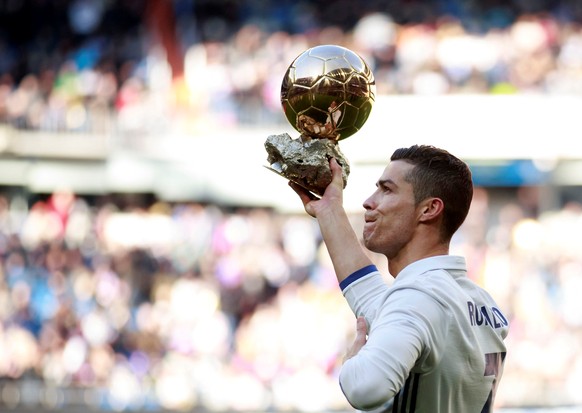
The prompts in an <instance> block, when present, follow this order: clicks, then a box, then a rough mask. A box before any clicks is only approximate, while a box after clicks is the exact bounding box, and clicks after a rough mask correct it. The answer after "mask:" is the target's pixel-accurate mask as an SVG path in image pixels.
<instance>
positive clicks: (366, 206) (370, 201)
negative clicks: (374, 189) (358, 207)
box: [362, 195, 374, 211]
mask: <svg viewBox="0 0 582 413" xmlns="http://www.w3.org/2000/svg"><path fill="white" fill-rule="evenodd" d="M373 200H374V196H373V195H371V196H369V197H368V198H367V199H366V200H365V201H364V203H363V204H362V205H363V207H364V209H365V210H366V211H369V210H371V209H373V208H374V202H373Z"/></svg>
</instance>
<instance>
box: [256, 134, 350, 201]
mask: <svg viewBox="0 0 582 413" xmlns="http://www.w3.org/2000/svg"><path fill="white" fill-rule="evenodd" d="M265 149H266V151H267V154H268V158H267V161H268V162H269V166H265V167H266V168H267V169H269V170H271V171H273V172H275V173H276V174H278V175H280V176H282V177H284V178H286V179H288V180H290V181H292V182H294V183H296V184H298V185H300V186H302V187H303V188H305V189H307V190H308V191H310V192H313V193H314V194H317V195H320V196H321V195H323V193H324V192H325V188H327V186H328V185H329V184H330V182H331V178H332V175H331V169H330V167H329V160H330V159H331V158H335V159H336V161H337V162H338V164H339V165H340V166H341V167H342V178H343V184H344V188H345V186H346V185H347V182H348V175H349V174H350V165H349V162H348V160H347V159H346V157H345V156H344V155H343V153H342V152H341V151H340V149H339V145H338V144H337V142H335V141H332V140H329V139H310V138H304V137H303V135H302V136H301V137H300V138H298V139H292V138H291V137H290V136H289V135H288V134H286V133H283V134H281V135H271V136H269V137H268V138H267V140H266V141H265Z"/></svg>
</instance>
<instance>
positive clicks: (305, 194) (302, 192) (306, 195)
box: [288, 181, 318, 204]
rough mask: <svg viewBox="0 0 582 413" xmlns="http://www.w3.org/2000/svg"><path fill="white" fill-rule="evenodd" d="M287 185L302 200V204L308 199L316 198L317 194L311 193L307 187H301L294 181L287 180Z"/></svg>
mask: <svg viewBox="0 0 582 413" xmlns="http://www.w3.org/2000/svg"><path fill="white" fill-rule="evenodd" d="M288 184H289V186H290V187H291V188H292V189H293V190H294V191H295V193H296V194H297V195H299V198H300V199H301V201H302V202H303V204H306V203H308V202H309V201H313V200H315V199H318V198H317V196H315V195H313V194H312V193H311V192H309V191H308V190H307V189H305V188H303V187H302V186H301V185H298V184H296V183H295V182H292V181H289V182H288Z"/></svg>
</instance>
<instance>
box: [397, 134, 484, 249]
mask: <svg viewBox="0 0 582 413" xmlns="http://www.w3.org/2000/svg"><path fill="white" fill-rule="evenodd" d="M390 160H391V161H398V160H402V161H405V162H408V163H410V164H412V165H414V168H412V170H411V171H410V172H409V173H408V175H407V176H406V181H407V182H410V183H411V184H412V189H413V193H414V201H415V203H416V204H417V205H418V204H419V203H420V202H422V201H423V200H425V199H427V198H431V197H435V198H440V199H441V200H442V201H443V203H444V213H443V226H442V236H443V237H444V238H445V239H447V240H450V239H451V237H452V236H453V234H454V233H455V232H456V231H457V230H458V229H459V227H460V226H461V224H462V223H463V222H464V221H465V218H466V217H467V214H468V213H469V208H470V206H471V201H472V199H473V180H472V175H471V170H470V169H469V166H468V165H467V164H466V163H465V162H463V161H462V160H460V159H459V158H457V157H456V156H454V155H452V154H450V153H449V152H447V151H446V150H444V149H439V148H436V147H434V146H430V145H413V146H411V147H409V148H400V149H397V150H396V151H394V153H393V154H392V157H391V158H390Z"/></svg>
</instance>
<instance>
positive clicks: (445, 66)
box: [0, 0, 582, 134]
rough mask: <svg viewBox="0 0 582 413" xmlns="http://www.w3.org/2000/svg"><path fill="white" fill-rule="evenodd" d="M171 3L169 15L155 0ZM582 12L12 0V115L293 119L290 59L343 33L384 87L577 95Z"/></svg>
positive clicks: (105, 126) (90, 122)
mask: <svg viewBox="0 0 582 413" xmlns="http://www.w3.org/2000/svg"><path fill="white" fill-rule="evenodd" d="M161 3H169V4H171V7H172V9H171V12H172V13H170V15H169V16H168V13H158V12H156V11H154V12H149V11H148V10H150V9H151V8H152V7H154V6H155V5H156V4H157V5H159V4H161ZM148 5H149V6H148ZM152 5H153V6H152ZM156 19H157V20H156ZM581 22H582V6H581V4H580V2H578V1H576V0H570V1H566V0H564V1H543V0H540V1H532V2H527V1H518V0H514V1H507V2H500V1H493V0H480V1H478V0H472V1H460V0H444V1H437V0H433V1H403V0H400V1H391V2H383V1H374V0H368V1H363V2H357V3H354V2H350V1H345V0H337V1H331V2H329V1H327V2H322V1H290V0H286V1H264V2H263V1H261V2H259V1H248V2H236V1H224V2H221V3H220V4H219V5H218V4H217V3H216V2H214V3H213V2H212V1H196V2H195V1H192V0H174V1H173V2H163V1H160V0H150V1H145V2H144V1H135V0H124V1H115V2H110V1H105V0H71V1H58V2H49V1H40V0H37V1H30V0H28V1H25V0H12V1H6V2H0V121H2V122H5V123H8V124H10V125H13V126H15V127H17V128H25V129H40V130H46V131H81V132H82V131H89V132H93V133H112V132H117V131H121V132H124V133H132V132H134V133H152V134H153V133H156V132H159V131H167V130H168V128H173V129H174V130H178V131H181V132H187V133H195V132H198V131H200V130H203V129H204V128H205V127H216V126H217V125H220V127H228V126H232V125H236V126H239V125H245V124H257V123H265V122H282V121H283V116H282V113H281V108H280V100H279V99H280V97H279V94H280V86H281V80H282V78H283V75H284V73H285V71H286V69H287V67H288V65H289V64H290V63H291V61H292V60H293V59H294V58H295V57H296V56H297V55H299V54H300V53H301V52H302V51H304V50H305V49H307V48H308V47H311V46H314V45H317V44H330V43H333V44H340V45H343V46H346V47H349V48H351V49H353V50H355V51H357V52H358V53H360V54H361V55H362V56H363V57H364V58H365V60H366V61H367V62H368V63H369V64H370V66H371V68H372V70H373V72H374V74H375V77H376V82H377V90H378V93H379V94H420V95H426V94H430V95H438V94H455V93H481V94H484V93H485V94H495V93H499V94H500V93H503V94H512V93H522V94H523V93H544V94H578V93H582V57H581V56H582V26H581V24H580V23H581ZM170 57H171V59H170ZM112 119H114V120H115V122H114V121H113V120H112Z"/></svg>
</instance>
